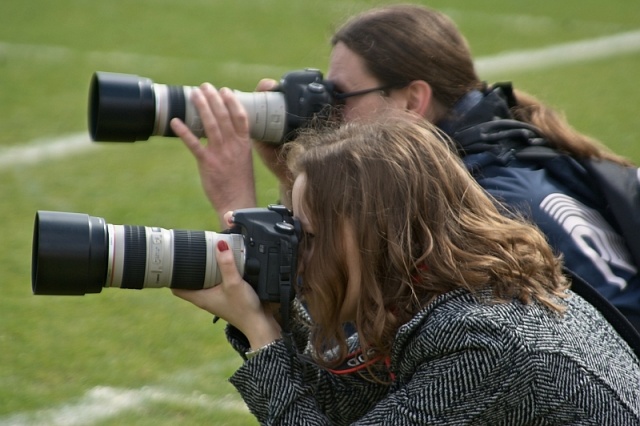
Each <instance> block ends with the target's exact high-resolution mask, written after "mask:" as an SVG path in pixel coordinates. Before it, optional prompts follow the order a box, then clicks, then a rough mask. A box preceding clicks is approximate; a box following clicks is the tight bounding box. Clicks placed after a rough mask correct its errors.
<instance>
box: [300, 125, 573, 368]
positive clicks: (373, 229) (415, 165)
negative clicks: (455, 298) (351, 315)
mask: <svg viewBox="0 0 640 426" xmlns="http://www.w3.org/2000/svg"><path fill="white" fill-rule="evenodd" d="M289 146H290V152H289V166H290V169H291V171H292V173H293V175H294V176H297V175H299V174H301V173H304V174H305V175H306V179H307V181H306V182H307V183H306V186H305V188H304V190H303V193H302V199H301V205H302V208H303V209H304V211H305V213H306V214H307V216H308V218H309V220H310V222H311V224H312V226H313V228H314V229H315V231H316V233H315V236H314V237H313V243H309V242H307V243H306V244H305V243H303V244H302V251H303V252H302V253H301V256H300V258H301V259H302V262H301V263H302V266H301V276H302V283H303V284H302V289H301V291H300V294H301V297H302V298H303V299H304V300H305V302H306V304H307V306H308V309H309V312H310V314H311V317H312V318H313V320H314V332H313V337H312V343H313V345H314V347H315V350H316V354H315V355H316V357H317V358H318V360H319V361H320V362H326V363H327V365H329V364H332V362H330V361H329V360H326V359H323V352H324V351H325V350H326V349H327V348H333V347H338V348H339V351H338V357H337V358H334V359H332V360H331V361H333V362H340V360H342V359H344V357H345V356H346V354H347V348H346V344H345V342H344V337H345V336H344V334H343V324H341V323H340V320H339V319H338V318H339V313H340V311H341V308H342V305H343V303H344V299H345V293H346V288H347V282H348V278H349V274H348V269H347V262H346V258H345V249H344V245H343V243H344V236H345V232H344V231H345V229H346V228H345V227H349V228H350V229H349V231H350V233H351V234H352V235H353V236H354V238H355V242H356V246H357V247H358V249H359V250H358V254H357V255H358V256H359V257H360V258H359V262H360V265H361V266H362V285H361V291H360V294H359V299H358V302H357V313H356V319H355V326H356V328H357V330H358V332H359V338H360V342H361V345H362V347H363V349H365V352H366V351H367V350H368V349H374V350H375V352H376V354H377V355H383V356H386V355H388V354H389V353H390V351H391V347H392V344H393V340H394V336H395V334H396V331H397V329H398V327H399V326H400V325H402V324H404V323H406V322H407V321H408V320H409V319H410V318H412V317H413V316H414V315H415V314H416V313H417V312H418V311H419V310H421V309H422V308H424V307H425V306H426V305H427V304H428V303H429V302H430V301H432V300H433V299H434V298H435V297H437V296H438V295H441V294H444V293H446V292H449V291H452V290H456V289H460V288H463V289H467V290H468V291H470V292H476V291H478V290H480V289H486V288H490V289H492V290H493V295H494V298H495V300H496V301H497V302H499V301H507V300H511V299H513V298H515V299H518V300H520V301H522V302H523V303H531V302H532V301H534V300H536V301H538V302H540V303H542V304H543V305H545V306H547V307H548V308H549V309H551V310H553V311H555V312H562V309H563V308H562V304H561V303H560V301H559V298H562V297H564V295H565V290H566V289H567V287H568V284H567V282H566V280H565V278H564V276H563V274H562V270H561V267H562V266H561V261H560V259H559V258H558V257H556V256H555V255H554V254H553V252H552V250H551V248H550V247H549V245H548V244H547V242H546V240H545V238H544V236H543V235H542V233H541V232H540V231H539V230H538V229H537V228H536V227H534V226H532V225H530V224H527V223H525V222H524V221H520V220H516V219H512V218H508V217H505V216H504V215H503V214H501V213H500V212H499V210H498V208H497V207H496V205H494V202H495V201H493V200H492V199H490V198H489V196H488V195H487V194H486V193H485V192H484V191H483V189H482V188H481V187H480V186H479V185H478V184H477V183H476V182H475V181H474V180H473V178H472V177H471V176H470V175H469V174H468V172H467V171H466V169H465V168H464V166H463V165H462V163H461V161H460V159H459V157H458V156H457V155H456V154H455V153H453V151H452V150H451V149H450V146H451V145H450V142H449V141H448V140H446V139H445V137H444V136H442V135H440V134H439V133H438V130H437V129H436V128H435V127H433V126H432V125H430V124H429V123H426V122H424V121H423V120H415V117H413V118H405V117H404V116H403V117H402V118H400V117H397V116H394V117H390V118H380V119H378V120H377V121H376V122H375V123H352V124H348V125H344V126H343V127H341V128H339V129H337V130H333V131H328V132H327V131H325V132H322V133H316V132H309V133H307V134H303V135H302V136H301V137H300V138H298V140H297V141H296V142H294V143H291V144H290V145H289Z"/></svg>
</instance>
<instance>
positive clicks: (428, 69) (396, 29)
mask: <svg viewBox="0 0 640 426" xmlns="http://www.w3.org/2000/svg"><path fill="white" fill-rule="evenodd" d="M332 47H333V49H332V54H331V61H330V64H329V71H328V74H327V78H328V79H329V80H330V81H332V82H333V83H334V84H335V86H336V89H337V91H336V94H335V100H336V103H337V104H339V105H340V108H341V111H342V118H343V119H344V121H346V122H350V121H353V120H357V119H362V118H375V117H377V116H378V115H379V114H381V113H382V112H383V111H384V110H386V109H389V108H395V109H399V110H408V111H412V112H413V113H415V115H416V118H418V119H426V120H427V121H430V122H431V123H434V124H436V125H437V126H438V127H439V128H441V129H442V130H444V131H445V132H447V133H448V134H449V135H450V136H451V137H452V138H453V140H454V141H455V142H456V148H457V151H458V153H459V155H460V156H461V157H463V159H464V162H465V165H466V166H467V168H468V169H469V170H470V171H472V173H473V175H474V178H476V180H477V181H478V182H479V183H480V185H481V186H482V187H483V188H484V189H485V190H487V191H488V192H489V193H490V194H491V195H493V196H494V197H495V198H497V199H499V200H500V201H502V202H503V203H505V204H506V205H507V206H508V207H509V208H510V209H511V210H512V211H517V212H519V213H521V214H525V215H526V216H527V217H528V218H529V219H531V220H532V221H534V222H535V223H536V224H537V225H538V226H539V227H540V228H541V229H542V231H543V232H544V233H545V234H546V235H547V237H548V239H549V241H550V242H551V244H552V246H553V247H554V248H555V249H556V250H557V251H558V252H561V253H563V255H564V258H565V264H566V266H567V267H568V269H570V270H571V271H573V273H574V274H576V275H578V276H581V277H582V278H583V279H584V280H586V281H587V282H588V283H589V284H590V285H591V286H592V287H594V288H595V289H596V290H597V291H598V292H599V293H600V294H601V295H603V296H604V297H605V298H606V299H608V300H609V301H610V302H611V303H612V304H613V305H615V306H616V307H617V308H618V310H620V311H621V312H622V313H623V314H624V315H625V316H626V317H627V319H629V320H630V321H631V322H632V323H633V325H634V326H635V327H636V328H637V329H638V330H640V275H639V274H638V267H639V265H637V264H636V262H635V261H634V259H633V257H632V256H631V254H630V251H629V250H628V247H627V246H625V242H624V240H623V238H622V236H621V235H622V234H621V231H620V230H619V227H618V224H614V223H613V222H612V220H611V210H610V206H609V205H608V204H607V202H606V201H605V200H603V197H602V194H601V193H599V192H598V190H597V189H595V185H594V184H593V183H592V181H591V180H590V178H589V176H588V175H587V173H586V172H585V169H584V167H583V166H582V165H581V164H579V163H578V162H576V161H575V159H594V158H595V159H608V160H612V161H614V162H616V163H620V164H628V161H626V160H625V159H622V158H620V157H618V156H616V155H614V154H612V153H610V152H608V151H607V150H606V149H604V148H603V147H602V146H601V145H600V144H599V143H597V142H596V141H593V140H592V139H590V138H588V137H587V136H585V135H582V134H580V133H578V132H576V131H575V130H574V129H572V128H571V127H570V126H569V124H568V123H567V122H566V121H565V120H564V118H563V117H562V116H561V115H560V114H558V113H557V112H555V111H553V110H552V109H550V108H549V107H547V106H546V105H544V104H542V103H540V102H538V101H537V100H536V99H535V98H533V97H532V96H530V95H528V94H526V93H523V92H521V91H519V90H515V89H512V87H511V86H510V85H496V86H493V87H489V86H487V85H486V84H484V83H483V82H482V81H481V80H480V79H479V77H478V76H477V74H476V71H475V68H474V64H473V60H472V57H471V53H470V51H469V48H468V46H467V42H466V40H465V39H464V37H463V36H462V35H461V34H460V32H459V31H458V29H457V28H456V26H455V24H454V23H453V22H452V21H451V20H450V19H449V18H448V17H446V16H445V15H443V14H441V13H439V12H437V11H435V10H432V9H429V8H426V7H422V6H417V5H394V6H388V7H381V8H376V9H372V10H369V11H366V12H363V13H361V14H359V15H357V16H354V17H353V18H351V19H350V20H348V21H347V22H346V23H345V24H344V25H343V26H342V27H341V28H339V29H338V30H337V32H336V33H335V35H334V36H333V38H332ZM390 58H392V59H393V60H389V59H390ZM276 85H277V82H276V81H274V80H263V81H261V82H260V83H259V85H258V90H270V89H273V88H275V87H276ZM212 92H213V88H212V87H211V86H206V87H204V88H203V92H202V93H199V94H198V98H197V99H196V100H195V102H197V104H198V105H199V107H200V112H201V113H204V114H205V115H208V114H209V112H210V108H214V109H215V108H219V107H220V106H221V105H222V104H223V103H224V102H226V103H227V104H228V105H234V102H233V100H232V99H231V96H230V94H229V93H228V92H227V93H222V94H221V95H220V96H218V95H217V94H214V93H212ZM203 93H204V96H203ZM230 112H231V115H230V118H229V123H231V124H237V123H238V122H239V121H242V119H243V117H242V112H241V111H240V112H238V108H237V107H236V108H235V109H234V110H231V111H230ZM245 120H246V119H245ZM176 126H178V127H176V128H174V130H175V131H176V133H178V134H179V135H181V136H182V139H183V140H184V141H185V143H186V145H187V146H188V147H189V149H190V150H191V151H192V152H193V153H194V155H195V156H196V158H197V161H198V165H199V169H200V172H201V177H202V183H203V186H204V188H205V193H206V194H207V196H208V198H209V199H210V201H211V202H212V204H213V206H214V208H216V210H217V211H218V212H219V214H222V213H224V212H225V211H227V210H233V209H238V208H243V207H251V206H254V205H255V183H254V182H253V169H252V163H251V153H250V151H251V145H250V143H249V141H248V139H247V138H246V137H244V138H240V139H239V141H238V142H234V143H229V144H222V145H221V144H220V143H219V142H216V138H215V135H216V134H217V133H216V132H218V131H219V129H218V128H213V129H211V130H212V131H213V132H214V133H213V134H209V133H208V134H209V135H210V137H209V139H210V142H209V143H208V144H207V145H206V146H201V145H200V143H199V141H198V140H197V139H196V138H194V137H193V136H192V135H189V132H188V131H187V130H186V128H184V127H182V126H179V123H177V124H176ZM243 136H245V135H243ZM254 146H255V148H256V150H257V151H258V153H259V154H260V155H261V157H262V159H263V161H264V163H265V164H266V165H267V166H268V167H269V168H270V169H271V170H272V171H273V172H274V173H275V174H276V175H277V176H278V178H279V179H280V181H281V184H282V187H283V188H284V191H283V193H285V194H286V192H287V190H288V189H289V188H290V184H291V182H290V181H289V179H288V177H287V173H286V167H285V164H284V161H283V157H282V156H281V155H280V152H279V148H278V147H274V146H273V145H270V144H266V143H260V142H256V143H255V145H254ZM531 146H534V147H536V149H540V147H547V148H549V149H547V150H546V151H545V152H546V153H547V154H548V153H549V152H551V153H552V155H553V158H552V160H549V156H548V155H547V156H545V155H544V153H543V155H537V154H536V155H537V156H536V155H531V153H532V150H531V149H526V150H525V149H523V148H529V147H531ZM525 151H526V152H527V158H525V157H524V156H522V155H519V154H520V153H524V152H525ZM231 176H232V177H233V180H232V181H231V178H230V177H231ZM558 212H563V213H564V212H570V213H569V214H568V215H567V214H559V213H558Z"/></svg>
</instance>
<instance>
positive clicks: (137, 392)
mask: <svg viewBox="0 0 640 426" xmlns="http://www.w3.org/2000/svg"><path fill="white" fill-rule="evenodd" d="M1 47H2V45H0V48H1ZM0 50H1V49H0ZM638 51H640V31H636V32H629V33H624V34H618V35H614V36H610V37H602V38H597V39H591V40H585V41H580V42H575V43H566V44H559V45H555V46H550V47H547V48H542V49H534V50H528V51H520V52H507V53H503V54H498V55H494V56H488V57H483V58H478V59H476V64H477V69H478V72H479V74H480V75H482V76H483V77H485V78H486V74H494V73H504V72H508V71H512V72H513V71H521V70H527V69H534V68H535V69H539V68H549V67H553V66H557V65H562V64H567V63H575V62H579V61H589V60H598V59H602V58H606V57H611V56H616V55H624V54H629V53H633V52H638ZM50 53H55V52H50ZM92 146H93V144H92V143H91V142H90V140H89V137H88V135H87V134H84V133H83V134H74V135H70V136H67V137H61V138H57V139H52V140H48V141H35V142H33V143H30V144H28V145H27V146H25V147H19V148H9V149H7V150H4V151H0V171H1V170H3V169H6V168H8V167H12V166H16V165H29V164H37V163H39V162H41V161H47V160H52V159H55V158H58V157H67V156H70V155H75V154H79V153H83V152H86V150H88V149H91V147H92ZM166 401H171V402H180V403H183V404H187V405H196V406H202V407H203V408H207V409H214V410H215V409H218V410H220V409H221V410H233V411H246V408H245V406H244V404H242V403H241V402H239V401H238V400H236V399H232V398H226V397H225V398H212V397H210V396H207V395H198V394H191V395H185V394H179V393H175V392H172V391H166V390H164V389H162V388H157V387H143V388H140V389H117V388H110V387H97V388H93V389H91V390H89V391H88V392H87V393H86V394H85V396H84V397H83V398H82V399H80V400H79V401H77V402H75V403H73V404H68V405H64V406H60V407H54V408H50V409H45V410H39V411H34V412H29V413H17V414H14V415H10V416H8V417H0V426H26V425H30V426H34V425H51V426H57V425H65V426H74V425H80V424H82V425H89V424H92V423H95V422H98V421H101V420H104V419H106V418H109V417H113V416H117V415H118V414H120V413H121V412H123V411H128V410H136V409H139V408H140V407H142V406H144V405H146V404H149V403H154V402H166Z"/></svg>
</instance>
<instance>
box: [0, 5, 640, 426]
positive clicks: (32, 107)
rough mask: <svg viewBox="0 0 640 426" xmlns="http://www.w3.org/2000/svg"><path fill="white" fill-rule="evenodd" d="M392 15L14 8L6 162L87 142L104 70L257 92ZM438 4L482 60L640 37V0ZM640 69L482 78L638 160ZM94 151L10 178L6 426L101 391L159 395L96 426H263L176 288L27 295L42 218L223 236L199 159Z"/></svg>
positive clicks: (265, 186) (9, 26)
mask: <svg viewBox="0 0 640 426" xmlns="http://www.w3.org/2000/svg"><path fill="white" fill-rule="evenodd" d="M379 3H381V2H379V1H341V0H325V1H322V2H311V1H301V0H242V1H237V2H231V1H228V2H220V1H219V2H216V1H202V0H200V1H196V0H185V1H180V2H177V1H169V0H156V1H152V0H135V1H133V0H127V1H125V0H113V1H109V2H89V1H86V0H56V1H55V2H53V1H45V0H6V1H3V2H2V5H0V124H1V125H0V129H1V132H0V157H1V156H2V155H4V154H6V149H8V148H9V147H24V146H27V145H28V144H32V143H35V144H37V143H41V142H39V141H46V140H50V139H54V138H64V137H67V136H68V135H73V134H77V133H79V132H86V127H87V125H86V121H87V120H86V107H87V105H86V104H87V95H88V93H87V92H88V85H89V79H90V77H91V74H92V73H93V72H94V71H97V70H104V71H114V72H125V73H134V74H138V75H143V76H147V77H150V78H152V79H154V80H155V81H157V82H162V83H170V84H199V83H201V82H203V81H211V82H213V83H214V84H216V85H218V86H229V87H233V88H237V89H240V90H245V91H250V90H252V89H253V88H254V87H255V84H256V83H257V81H258V80H259V79H260V78H262V77H272V78H278V77H280V76H281V75H282V74H283V73H284V72H286V71H288V70H292V69H299V68H303V67H317V68H320V69H323V70H326V62H327V58H328V53H329V49H328V38H329V36H330V34H331V31H332V29H333V28H334V27H335V26H336V25H338V24H339V23H340V22H341V21H342V20H343V19H344V18H345V17H346V16H347V15H349V14H351V13H354V12H357V11H359V10H362V9H364V8H367V7H369V6H371V5H374V4H379ZM428 4H430V5H432V6H435V7H438V8H442V10H444V11H445V12H447V13H449V14H450V15H451V16H452V17H454V19H455V20H456V22H458V24H459V26H460V27H461V29H462V30H463V32H464V33H465V34H467V35H468V37H469V39H470V44H471V47H472V49H473V52H474V54H475V55H476V56H479V57H480V56H482V57H484V56H489V55H495V54H498V53H500V52H504V51H513V50H519V49H534V48H542V47H545V46H548V45H552V44H556V43H564V42H569V41H578V40H583V39H590V38H595V37H602V36H606V35H612V34H617V33H622V32H627V31H634V30H636V31H637V30H639V29H640V3H639V2H637V1H634V0H625V1H622V0H617V1H614V0H612V1H609V2H606V3H602V2H585V1H583V0H564V1H561V2H560V1H547V0H540V1H537V2H530V1H529V2H525V1H522V0H486V1H482V2H479V1H473V0H434V1H432V2H429V3H428ZM639 73H640V54H638V53H637V52H636V53H632V54H626V55H621V56H615V57H611V58H608V59H602V60H598V61H588V62H582V63H576V64H568V65H562V66H557V67H552V68H548V69H543V70H535V71H529V72H526V71H519V72H509V73H504V74H502V73H500V72H497V73H495V75H490V76H486V78H487V79H489V80H490V81H495V80H506V79H508V80H512V81H513V82H514V84H515V85H516V87H519V88H522V89H524V90H526V91H528V92H530V93H532V94H535V95H537V96H538V97H540V98H541V99H544V100H546V101H548V102H549V103H551V104H552V105H555V106H556V107H558V108H559V109H561V110H563V111H564V112H565V113H566V114H567V115H568V117H569V118H570V119H571V122H572V124H573V125H574V126H575V127H576V128H578V129H579V130H582V131H584V132H586V133H589V134H590V135H592V136H595V137H597V138H599V139H601V140H602V141H603V142H604V143H606V144H607V145H609V146H611V147H612V148H614V149H615V150H616V151H618V152H620V153H621V154H624V155H627V156H629V157H631V158H633V159H634V160H636V161H640V144H639V143H638V139H640V132H639V131H638V125H637V122H638V120H637V116H638V110H639V108H638V107H637V105H638V99H640V85H638V84H637V81H636V76H637V75H638V74H639ZM34 141H35V142H34ZM94 145H96V146H94V147H93V149H90V150H88V151H86V152H83V153H81V154H78V155H71V156H68V157H66V158H63V159H50V160H47V161H44V162H40V163H37V164H17V165H14V166H0V193H1V194H2V207H1V208H0V227H1V228H0V229H1V230H2V233H1V235H2V244H1V245H0V259H2V260H1V261H0V265H1V266H0V290H1V292H2V293H1V296H0V349H1V350H0V425H2V426H4V425H5V424H9V421H10V420H16V419H17V420H18V421H19V420H21V419H29V418H30V417H29V416H33V415H34V413H38V412H41V415H42V416H45V418H47V417H46V416H47V415H48V416H51V415H52V414H51V413H53V412H55V413H59V412H61V410H62V408H63V407H66V406H69V407H76V408H78V407H80V406H83V404H84V403H86V401H87V398H88V397H89V396H91V395H93V394H94V393H98V394H99V393H100V391H104V392H106V393H109V392H116V393H117V392H120V393H121V394H123V395H129V394H131V395H134V396H136V395H137V396H140V395H143V396H144V395H147V399H146V400H145V401H146V402H144V403H142V404H140V405H138V408H136V409H131V410H123V411H121V412H118V413H117V414H116V415H115V416H107V417H105V418H103V419H98V420H96V421H95V422H94V423H92V424H100V425H112V424H113V425H115V424H118V425H120V424H141V425H147V424H149V425H152V424H153V425H154V426H155V425H165V424H166V425H169V424H171V425H173V424H177V423H180V424H208V423H213V424H229V425H231V424H238V425H239V424H253V423H254V422H253V420H252V418H251V416H250V415H249V414H248V413H247V412H246V411H245V410H243V409H242V408H240V409H238V406H240V407H241V400H240V398H239V397H238V395H237V394H236V393H235V391H234V390H233V388H232V387H231V386H230V385H229V384H228V383H227V381H226V379H227V378H228V377H229V375H230V374H232V372H233V371H234V370H235V368H237V366H238V365H240V359H239V357H237V356H236V355H235V353H233V351H232V350H231V349H230V348H229V347H228V345H227V344H226V342H225V340H224V336H223V325H222V324H218V325H216V326H213V325H211V324H210V322H211V318H210V317H209V316H208V315H206V314H205V313H203V312H200V311H198V310H197V309H195V308H193V307H192V306H191V305H189V304H187V303H186V302H183V301H181V300H178V299H177V298H174V297H173V296H171V294H170V293H169V292H168V291H166V290H144V291H141V292H136V291H120V290H105V291H103V293H101V294H99V295H88V296H84V297H44V296H33V295H32V294H31V288H30V275H31V272H30V268H31V241H32V230H33V218H34V214H35V212H36V210H39V209H42V210H60V211H76V212H84V213H89V214H91V215H94V216H100V217H104V218H105V219H106V220H107V221H108V222H111V223H120V224H122V223H124V224H137V225H156V226H163V227H166V228H187V229H211V230H217V229H218V224H217V221H216V215H215V213H214V212H213V211H212V210H211V208H210V206H209V204H208V203H207V201H206V200H205V199H204V196H203V195H202V189H201V188H200V183H199V178H198V176H197V173H196V168H195V163H194V160H193V159H192V158H191V156H190V154H189V153H188V152H187V151H186V149H184V147H183V146H182V145H181V143H180V142H179V141H177V140H174V139H170V138H154V139H153V140H151V141H148V142H138V143H136V144H94ZM257 164H258V163H257ZM257 176H258V181H259V201H260V204H262V205H264V204H266V203H269V202H272V201H274V200H275V199H276V197H277V190H276V188H275V181H274V179H273V178H272V177H271V176H270V175H269V174H268V173H267V172H266V171H265V170H264V168H262V167H261V166H260V165H259V164H258V168H257ZM165 394H166V395H169V396H160V397H157V398H156V399H153V397H148V395H165ZM171 395H174V396H175V395H179V396H180V397H179V398H174V399H172V398H171V397H170V396H171ZM43 410H44V411H43ZM46 410H53V411H46ZM47 413H48V414H47ZM21 415H22V416H23V417H20V416H21ZM88 418H90V417H88ZM49 420H50V418H49ZM75 420H77V419H75ZM87 421H88V420H87ZM44 423H45V424H46V423H47V422H44ZM75 424H86V423H82V422H78V423H75Z"/></svg>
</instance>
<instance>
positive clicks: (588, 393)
mask: <svg viewBox="0 0 640 426" xmlns="http://www.w3.org/2000/svg"><path fill="white" fill-rule="evenodd" d="M566 303H567V311H566V313H565V314H564V316H562V317H558V316H557V315H554V314H552V313H550V312H549V311H548V310H546V309H544V308H543V307H541V306H540V305H538V304H531V305H523V304H521V303H519V302H517V301H512V302H510V303H501V304H490V303H487V302H486V301H483V299H482V296H481V295H477V296H473V295H471V294H469V293H467V292H465V291H454V292H451V293H448V294H445V295H443V296H441V297H439V298H438V299H436V300H435V301H434V302H433V303H431V304H430V305H429V306H427V307H426V308H425V309H423V310H422V311H421V312H420V313H419V314H418V315H416V316H415V317H414V318H413V319H412V320H411V321H410V322H409V323H407V324H405V325H403V326H402V327H401V328H400V329H399V331H398V333H397V336H396V341H395V343H394V347H393V354H392V357H391V364H390V370H391V372H392V373H393V375H394V376H395V379H394V381H393V382H392V383H391V384H390V385H382V384H379V383H375V382H373V381H371V380H366V379H364V378H363V377H362V376H361V375H359V374H349V375H336V374H333V373H331V372H329V371H326V370H322V369H320V368H317V367H310V366H309V365H304V363H303V362H301V361H300V359H299V358H294V357H291V356H290V355H289V353H288V351H287V349H286V347H285V345H284V343H282V342H279V343H277V344H275V345H273V346H270V347H269V348H267V349H266V350H264V351H263V352H261V353H260V354H258V355H257V356H255V357H254V358H252V359H251V360H249V361H246V362H245V363H244V364H243V365H242V366H241V367H240V368H239V369H238V371H237V372H236V373H235V374H234V375H233V376H232V377H231V379H230V381H231V383H232V384H233V385H234V386H235V387H236V388H237V389H238V391H239V392H240V394H241V395H242V397H243V399H244V400H245V402H246V404H247V405H248V407H249V409H250V410H251V412H252V413H253V414H254V415H255V416H256V417H257V419H258V420H259V421H260V423H262V424H268V425H276V424H277V425H314V426H317V425H324V424H352V423H353V424H358V425H380V424H389V425H427V424H429V425H430V424H452V425H461V424H474V425H557V424H563V425H564V424H571V425H599V426H600V425H616V426H620V425H640V362H639V360H638V359H637V358H636V357H635V355H634V354H633V353H632V351H631V349H630V348H629V346H628V345H627V344H626V343H625V342H624V341H622V339H621V338H620V337H619V336H618V334H617V333H616V332H615V331H614V330H613V329H612V328H611V326H610V325H609V324H608V323H607V322H606V321H605V320H604V319H603V318H602V316H601V315H600V314H599V313H598V312H597V311H596V310H595V309H594V308H593V307H592V306H591V305H589V304H588V303H587V302H585V301H584V300H583V299H582V298H581V297H579V296H577V295H575V294H573V293H571V297H570V298H569V299H568V300H567V301H566ZM228 337H229V340H230V341H231V343H232V345H233V346H234V347H235V348H236V350H238V351H239V352H241V353H244V351H246V350H247V348H246V342H245V343H244V344H243V343H242V340H244V339H237V336H236V337H234V332H233V328H229V329H228ZM355 337H356V338H355V339H354V342H355V343H357V336H355ZM354 342H352V343H354Z"/></svg>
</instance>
